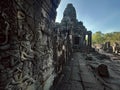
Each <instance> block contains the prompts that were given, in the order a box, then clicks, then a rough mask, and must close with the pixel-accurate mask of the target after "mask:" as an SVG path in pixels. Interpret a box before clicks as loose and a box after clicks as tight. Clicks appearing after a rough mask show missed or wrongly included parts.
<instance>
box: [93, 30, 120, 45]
mask: <svg viewBox="0 0 120 90" xmlns="http://www.w3.org/2000/svg"><path fill="white" fill-rule="evenodd" d="M108 41H109V42H111V43H114V42H120V32H112V33H106V34H103V33H102V32H100V31H99V32H96V33H94V34H93V35H92V43H93V44H103V43H105V42H108Z"/></svg>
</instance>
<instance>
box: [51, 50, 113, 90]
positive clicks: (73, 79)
mask: <svg viewBox="0 0 120 90" xmlns="http://www.w3.org/2000/svg"><path fill="white" fill-rule="evenodd" d="M61 78H62V79H61V80H58V81H59V82H57V83H56V85H54V86H53V89H52V90H113V89H111V88H109V87H107V86H105V85H103V84H102V83H101V82H100V81H99V79H98V78H97V77H96V76H95V75H94V73H93V72H92V70H91V69H90V68H89V67H88V66H87V63H86V60H85V57H84V53H80V52H76V53H74V54H73V58H72V59H71V60H70V61H68V62H67V63H66V65H65V66H64V69H63V73H62V75H61Z"/></svg>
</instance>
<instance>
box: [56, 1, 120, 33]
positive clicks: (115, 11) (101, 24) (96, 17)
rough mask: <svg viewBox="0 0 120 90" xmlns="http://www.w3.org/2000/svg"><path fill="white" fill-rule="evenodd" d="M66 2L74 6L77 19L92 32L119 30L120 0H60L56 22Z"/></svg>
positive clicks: (61, 14)
mask: <svg viewBox="0 0 120 90" xmlns="http://www.w3.org/2000/svg"><path fill="white" fill-rule="evenodd" d="M68 3H72V4H73V6H74V7H75V9H76V12H77V19H78V21H83V24H84V26H85V27H86V28H87V29H88V30H91V31H92V32H93V33H94V32H96V31H101V32H103V33H108V32H115V31H116V32H120V0H61V3H60V5H59V7H58V9H57V18H56V22H60V21H61V19H62V17H63V12H64V9H65V7H66V6H67V4H68Z"/></svg>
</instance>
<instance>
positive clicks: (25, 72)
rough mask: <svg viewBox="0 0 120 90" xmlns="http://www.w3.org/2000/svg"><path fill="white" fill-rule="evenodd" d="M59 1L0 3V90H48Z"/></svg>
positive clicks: (42, 0)
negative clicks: (53, 35) (54, 25)
mask: <svg viewBox="0 0 120 90" xmlns="http://www.w3.org/2000/svg"><path fill="white" fill-rule="evenodd" d="M59 2H60V0H3V1H0V90H5V89H6V90H48V89H49V87H50V85H51V84H52V81H53V79H54V76H55V75H54V66H53V45H52V39H51V38H52V29H53V28H52V26H53V24H54V21H55V17H56V8H57V7H58V4H59Z"/></svg>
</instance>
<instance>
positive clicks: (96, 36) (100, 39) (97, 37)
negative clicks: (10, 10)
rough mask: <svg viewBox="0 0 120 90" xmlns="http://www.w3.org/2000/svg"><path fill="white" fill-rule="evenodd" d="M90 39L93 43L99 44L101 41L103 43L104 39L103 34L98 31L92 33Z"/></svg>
mask: <svg viewBox="0 0 120 90" xmlns="http://www.w3.org/2000/svg"><path fill="white" fill-rule="evenodd" d="M92 41H93V44H101V43H104V41H105V39H104V34H103V33H102V32H100V31H98V32H96V33H94V34H93V35H92Z"/></svg>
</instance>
